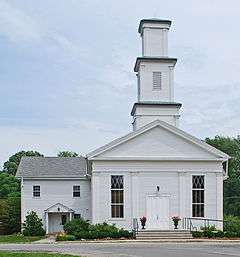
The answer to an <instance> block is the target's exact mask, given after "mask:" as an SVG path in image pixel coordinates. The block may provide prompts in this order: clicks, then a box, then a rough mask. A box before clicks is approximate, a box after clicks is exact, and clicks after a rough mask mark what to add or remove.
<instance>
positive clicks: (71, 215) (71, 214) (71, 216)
mask: <svg viewBox="0 0 240 257" xmlns="http://www.w3.org/2000/svg"><path fill="white" fill-rule="evenodd" d="M72 218H73V213H72V212H70V217H69V219H70V221H71V220H72Z"/></svg>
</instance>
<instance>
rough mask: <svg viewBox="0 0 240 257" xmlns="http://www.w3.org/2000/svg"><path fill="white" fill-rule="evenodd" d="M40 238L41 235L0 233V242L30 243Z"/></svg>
mask: <svg viewBox="0 0 240 257" xmlns="http://www.w3.org/2000/svg"><path fill="white" fill-rule="evenodd" d="M42 238H43V237H42V236H22V235H0V243H31V242H33V241H37V240H40V239H42ZM1 256H2V255H1Z"/></svg>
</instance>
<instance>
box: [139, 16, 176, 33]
mask: <svg viewBox="0 0 240 257" xmlns="http://www.w3.org/2000/svg"><path fill="white" fill-rule="evenodd" d="M144 23H160V24H168V25H169V26H171V24H172V22H171V21H170V20H162V19H142V20H141V21H140V23H139V27H138V33H141V31H142V25H143V24H144Z"/></svg>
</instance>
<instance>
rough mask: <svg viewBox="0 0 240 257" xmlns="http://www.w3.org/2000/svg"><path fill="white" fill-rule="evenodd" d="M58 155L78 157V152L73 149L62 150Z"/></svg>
mask: <svg viewBox="0 0 240 257" xmlns="http://www.w3.org/2000/svg"><path fill="white" fill-rule="evenodd" d="M57 156H58V157H77V156H78V154H77V153H75V152H71V151H62V152H59V153H58V154H57Z"/></svg>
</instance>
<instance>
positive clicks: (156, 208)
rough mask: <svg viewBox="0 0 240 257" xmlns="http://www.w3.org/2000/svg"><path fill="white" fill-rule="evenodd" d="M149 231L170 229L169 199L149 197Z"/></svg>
mask: <svg viewBox="0 0 240 257" xmlns="http://www.w3.org/2000/svg"><path fill="white" fill-rule="evenodd" d="M146 228H147V229H162V230H164V229H169V197H167V196H148V197H147V222H146Z"/></svg>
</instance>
